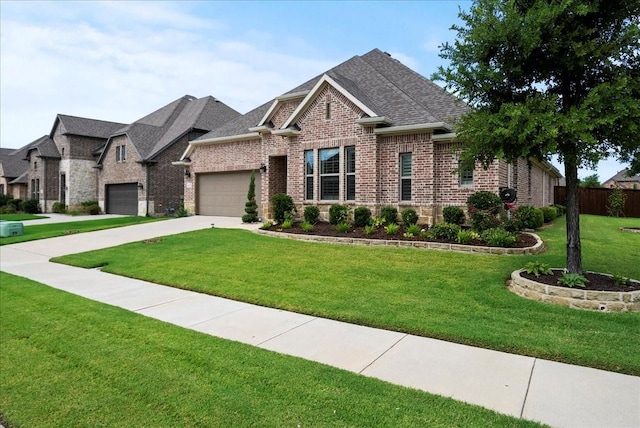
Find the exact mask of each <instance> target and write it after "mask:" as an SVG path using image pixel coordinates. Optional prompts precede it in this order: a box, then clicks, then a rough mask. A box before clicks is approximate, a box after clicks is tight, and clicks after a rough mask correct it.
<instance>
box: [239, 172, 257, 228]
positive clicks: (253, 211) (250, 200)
mask: <svg viewBox="0 0 640 428" xmlns="http://www.w3.org/2000/svg"><path fill="white" fill-rule="evenodd" d="M244 212H245V213H246V214H245V215H243V216H242V222H243V223H255V222H256V221H258V203H257V202H256V177H255V174H254V172H253V171H251V178H250V180H249V190H248V192H247V202H246V203H245V204H244Z"/></svg>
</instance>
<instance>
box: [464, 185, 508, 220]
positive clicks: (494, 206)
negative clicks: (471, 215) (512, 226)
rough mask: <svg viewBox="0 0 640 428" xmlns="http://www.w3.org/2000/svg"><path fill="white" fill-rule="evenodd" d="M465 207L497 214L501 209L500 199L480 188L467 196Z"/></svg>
mask: <svg viewBox="0 0 640 428" xmlns="http://www.w3.org/2000/svg"><path fill="white" fill-rule="evenodd" d="M467 208H469V209H471V208H475V209H476V210H480V211H486V212H488V213H490V214H493V215H497V214H498V213H499V212H500V210H501V209H502V200H500V197H499V196H498V195H496V194H495V193H493V192H489V191H487V190H480V191H478V192H475V193H473V194H471V195H470V196H469V197H468V198H467Z"/></svg>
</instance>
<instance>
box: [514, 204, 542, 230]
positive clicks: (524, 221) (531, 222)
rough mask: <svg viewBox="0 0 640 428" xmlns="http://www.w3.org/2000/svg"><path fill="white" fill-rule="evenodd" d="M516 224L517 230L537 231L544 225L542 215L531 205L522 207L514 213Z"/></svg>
mask: <svg viewBox="0 0 640 428" xmlns="http://www.w3.org/2000/svg"><path fill="white" fill-rule="evenodd" d="M516 223H517V225H518V228H519V229H537V228H539V227H541V226H542V225H543V224H544V214H543V213H542V211H541V210H539V209H538V208H534V207H532V206H531V205H522V206H521V207H520V208H518V212H517V213H516Z"/></svg>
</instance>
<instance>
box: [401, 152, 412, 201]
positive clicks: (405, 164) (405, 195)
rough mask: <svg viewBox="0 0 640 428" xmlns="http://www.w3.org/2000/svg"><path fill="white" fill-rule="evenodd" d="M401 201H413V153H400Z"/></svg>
mask: <svg viewBox="0 0 640 428" xmlns="http://www.w3.org/2000/svg"><path fill="white" fill-rule="evenodd" d="M400 200H401V201H410V200H411V153H400Z"/></svg>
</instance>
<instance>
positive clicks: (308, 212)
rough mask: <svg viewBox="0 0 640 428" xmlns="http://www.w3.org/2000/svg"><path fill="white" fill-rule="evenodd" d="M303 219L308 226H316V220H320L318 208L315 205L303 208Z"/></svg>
mask: <svg viewBox="0 0 640 428" xmlns="http://www.w3.org/2000/svg"><path fill="white" fill-rule="evenodd" d="M302 216H303V217H304V221H306V222H307V223H309V224H316V223H317V222H318V219H319V218H320V208H318V207H316V206H315V205H309V206H306V207H304V212H303V213H302Z"/></svg>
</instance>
